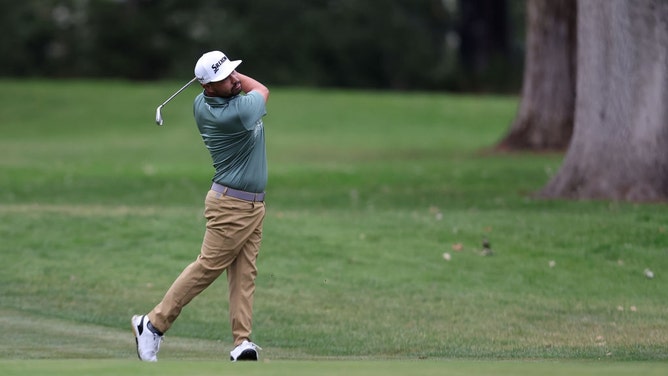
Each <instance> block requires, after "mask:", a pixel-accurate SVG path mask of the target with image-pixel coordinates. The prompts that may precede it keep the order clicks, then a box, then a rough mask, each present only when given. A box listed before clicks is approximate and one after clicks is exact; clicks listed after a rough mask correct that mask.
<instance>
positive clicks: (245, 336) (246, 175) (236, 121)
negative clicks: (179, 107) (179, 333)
mask: <svg viewBox="0 0 668 376" xmlns="http://www.w3.org/2000/svg"><path fill="white" fill-rule="evenodd" d="M239 64H241V60H236V61H231V60H229V59H228V58H227V56H225V54H224V53H222V52H220V51H211V52H207V53H205V54H204V55H202V57H201V58H200V59H199V60H198V61H197V64H196V65H195V78H196V79H197V80H198V81H199V82H200V84H201V85H202V88H203V89H204V90H203V92H202V93H200V94H199V95H198V96H197V97H196V98H195V103H194V106H193V107H194V116H195V122H196V123H197V127H198V128H199V132H200V134H201V136H202V139H203V140H204V144H205V145H206V148H207V149H208V150H209V153H210V154H211V158H212V160H213V166H214V168H215V174H214V176H213V184H212V186H211V189H210V190H209V192H208V193H207V195H206V199H205V210H204V216H205V217H206V220H207V223H206V231H205V234H204V239H203V241H202V247H201V251H200V254H199V255H198V256H197V258H196V260H195V261H194V262H192V263H191V264H190V265H188V266H187V267H186V268H185V269H184V270H183V272H181V275H180V276H179V277H178V278H177V279H176V280H175V281H174V283H173V284H172V286H171V287H170V288H169V290H167V292H166V293H165V295H164V297H163V298H162V301H161V302H160V303H158V305H156V306H155V308H153V309H152V310H151V311H150V312H149V313H148V314H146V315H135V316H133V317H132V329H133V331H134V334H135V337H136V342H137V355H138V356H139V359H141V360H144V361H151V362H155V361H157V360H158V359H157V356H156V355H157V353H158V350H159V349H160V343H161V341H162V337H163V334H164V333H165V332H167V331H168V330H169V328H170V327H171V326H172V324H173V323H174V321H175V320H176V318H177V317H178V316H179V314H180V313H181V310H182V309H183V307H185V306H186V305H187V304H188V303H189V302H190V301H191V300H192V299H193V298H194V297H195V296H197V295H198V294H199V293H201V292H202V291H203V290H204V289H205V288H207V287H208V286H209V285H210V284H211V283H212V282H213V281H215V280H216V278H218V277H219V276H220V275H221V274H222V273H223V272H224V271H227V283H228V288H229V316H230V324H231V327H232V336H233V339H234V346H235V348H234V349H233V350H232V351H231V352H230V360H232V361H237V360H257V359H258V350H260V347H259V346H257V345H256V344H254V343H253V342H252V341H251V338H250V336H251V326H252V315H253V295H254V292H255V277H256V275H257V267H256V260H257V256H258V252H259V249H260V241H261V239H262V223H263V220H264V215H265V206H264V189H265V185H266V182H267V160H266V153H265V140H264V124H263V122H262V118H263V116H264V115H266V107H265V105H266V102H267V98H268V97H269V90H268V89H267V87H266V86H264V85H263V84H261V83H260V82H258V81H256V80H255V79H253V78H251V77H248V76H246V75H243V74H241V73H239V72H237V71H236V70H235V69H236V68H237V67H238V66H239ZM184 88H185V87H184ZM182 89H183V88H182ZM177 94H178V92H177ZM172 97H173V96H172ZM170 99H171V98H170ZM163 105H164V104H163Z"/></svg>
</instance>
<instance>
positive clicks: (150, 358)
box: [132, 315, 162, 362]
mask: <svg viewBox="0 0 668 376" xmlns="http://www.w3.org/2000/svg"><path fill="white" fill-rule="evenodd" d="M132 331H133V332H134V333H135V340H136V342H137V356H139V359H141V360H143V361H145V362H157V361H158V357H157V355H158V351H160V342H162V336H161V335H159V334H157V333H154V332H153V331H152V330H151V329H149V328H148V317H147V316H146V315H135V316H132Z"/></svg>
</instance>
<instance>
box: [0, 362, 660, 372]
mask: <svg viewBox="0 0 668 376" xmlns="http://www.w3.org/2000/svg"><path fill="white" fill-rule="evenodd" d="M0 367H4V369H3V368H0V370H2V371H3V375H5V376H12V375H51V376H61V375H62V376H85V375H92V374H94V375H97V376H106V375H109V376H116V375H156V376H157V375H160V376H171V375H174V376H176V375H198V376H208V375H211V376H217V375H235V376H236V375H239V376H265V375H273V376H302V375H304V376H310V375H322V376H336V375H346V376H386V375H420V376H437V375H439V376H442V375H447V376H534V375H544V376H621V375H625V376H626V375H643V376H663V375H665V374H666V369H667V368H666V367H665V366H663V365H661V364H658V363H650V362H632V363H628V362H627V363H620V362H603V363H601V362H591V361H589V362H583V361H580V362H574V361H569V362H564V361H550V362H545V361H543V362H536V361H530V362H529V361H471V360H467V361H464V360H447V361H446V360H413V361H406V360H404V361H398V360H385V361H381V360H364V361H362V360H355V361H351V360H309V361H294V360H292V361H289V360H288V361H286V360H280V361H271V362H269V361H261V362H259V363H253V364H249V363H238V364H237V363H229V362H227V363H223V362H215V361H199V362H194V361H173V360H167V361H160V362H158V363H157V364H146V363H140V362H129V361H124V360H121V361H119V360H39V361H32V362H26V361H5V362H0Z"/></svg>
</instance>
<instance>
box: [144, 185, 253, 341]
mask: <svg viewBox="0 0 668 376" xmlns="http://www.w3.org/2000/svg"><path fill="white" fill-rule="evenodd" d="M264 215H265V206H264V202H248V201H243V200H239V199H236V198H233V197H229V196H223V195H222V194H221V193H218V192H215V191H209V192H208V193H207V196H206V200H205V210H204V216H205V217H206V219H207V223H206V232H205V234H204V240H203V241H202V249H201V251H200V254H199V256H198V257H197V259H196V260H195V261H194V262H193V263H191V264H190V265H188V266H187V267H186V268H185V269H184V270H183V272H181V275H180V276H179V277H178V278H177V279H176V280H175V281H174V283H173V284H172V286H171V287H170V288H169V290H167V293H166V294H165V296H164V297H163V299H162V301H161V302H160V303H159V304H158V305H157V306H155V308H153V310H152V311H151V312H149V314H148V318H149V320H150V322H151V324H153V326H154V327H155V328H157V329H158V330H160V331H161V332H163V333H164V332H166V331H167V330H169V328H170V327H171V326H172V324H173V323H174V321H175V320H176V318H177V317H178V316H179V314H180V313H181V310H182V309H183V307H185V306H186V305H187V304H188V303H190V301H191V300H192V299H193V298H194V297H196V296H197V295H198V294H199V293H201V292H202V291H204V289H206V288H207V287H208V286H209V285H210V284H211V283H213V281H215V280H216V278H218V277H219V276H220V275H221V274H222V273H223V271H225V270H227V283H228V289H229V307H230V311H229V314H230V325H231V327H232V336H233V339H234V345H235V346H237V345H239V344H241V342H243V341H244V340H249V341H250V335H251V328H252V317H253V294H254V293H255V277H256V276H257V267H256V260H257V256H258V252H259V250H260V242H261V240H262V223H263V221H264Z"/></svg>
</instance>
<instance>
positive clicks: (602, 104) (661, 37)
mask: <svg viewBox="0 0 668 376" xmlns="http://www.w3.org/2000/svg"><path fill="white" fill-rule="evenodd" d="M577 12H578V23H577V24H578V30H577V35H578V47H577V56H578V57H577V65H578V71H577V88H576V90H577V99H576V103H575V126H574V133H573V138H572V140H571V144H570V146H569V149H568V151H567V153H566V156H565V159H564V162H563V164H562V166H561V168H560V169H559V171H558V172H557V174H556V175H555V176H554V177H553V178H552V179H551V181H550V182H549V183H548V184H547V186H546V187H544V189H543V190H542V192H541V194H542V196H544V197H548V198H571V199H612V200H628V201H636V202H642V201H662V200H667V199H668V152H667V151H668V106H667V105H666V104H668V2H666V1H663V0H636V1H626V0H586V1H582V0H580V1H579V2H578V10H577Z"/></svg>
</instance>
